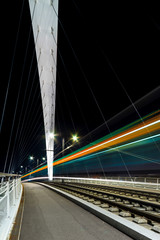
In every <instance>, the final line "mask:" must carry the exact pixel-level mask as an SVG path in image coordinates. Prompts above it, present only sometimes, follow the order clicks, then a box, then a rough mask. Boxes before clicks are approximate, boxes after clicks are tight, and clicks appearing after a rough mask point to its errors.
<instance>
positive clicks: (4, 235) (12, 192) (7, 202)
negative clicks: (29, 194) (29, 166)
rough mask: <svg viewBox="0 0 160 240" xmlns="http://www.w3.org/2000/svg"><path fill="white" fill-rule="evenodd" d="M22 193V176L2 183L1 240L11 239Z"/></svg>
mask: <svg viewBox="0 0 160 240" xmlns="http://www.w3.org/2000/svg"><path fill="white" fill-rule="evenodd" d="M21 195H22V186H21V179H20V178H16V179H13V180H8V181H5V182H2V183H0V240H1V239H3V240H6V239H9V235H10V232H11V230H12V226H13V222H14V219H15V217H16V214H17V211H18V207H19V204H20V200H21Z"/></svg>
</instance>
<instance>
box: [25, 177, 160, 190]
mask: <svg viewBox="0 0 160 240" xmlns="http://www.w3.org/2000/svg"><path fill="white" fill-rule="evenodd" d="M45 180H48V177H36V178H30V179H26V180H24V181H22V182H28V181H45ZM53 181H54V182H62V181H63V182H74V183H88V184H99V185H110V186H119V187H130V188H144V189H150V190H158V191H159V190H160V178H151V177H134V178H129V177H112V178H111V177H109V178H85V177H84V178H81V177H53Z"/></svg>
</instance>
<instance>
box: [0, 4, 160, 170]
mask: <svg viewBox="0 0 160 240" xmlns="http://www.w3.org/2000/svg"><path fill="white" fill-rule="evenodd" d="M23 3H24V5H23ZM97 3H98V2H97V1H94V0H93V1H85V0H81V1H80V0H68V1H62V0H60V1H59V26H58V57H57V86H56V87H57V88H56V121H55V132H56V133H57V140H56V146H55V147H56V151H57V152H58V151H60V147H59V148H58V144H59V145H60V144H61V139H62V138H65V141H66V142H67V141H68V140H69V139H70V138H71V135H72V134H73V133H77V134H78V135H79V137H80V139H82V140H84V142H85V141H86V142H85V143H87V141H90V140H94V139H96V138H98V137H101V136H104V135H106V134H107V133H108V132H109V131H114V130H116V129H118V128H119V127H122V126H124V125H125V124H127V123H129V122H133V121H134V120H136V119H138V118H139V116H138V113H139V115H140V116H141V117H143V116H145V115H146V114H148V113H150V112H152V111H154V110H157V109H159V99H160V88H159V79H160V14H159V12H158V11H157V12H156V10H158V6H154V7H153V6H151V5H149V6H147V5H143V7H141V6H139V5H132V4H129V3H128V4H126V3H125V4H122V3H120V4H117V3H116V4H114V3H112V4H111V3H109V2H108V3H106V1H100V3H99V4H98V5H97ZM4 4H6V5H5V6H3V7H1V10H2V12H3V11H4V12H6V13H7V14H4V15H3V18H2V19H1V80H0V117H1V123H2V128H1V133H0V134H1V135H0V141H1V143H0V171H3V169H4V164H5V161H6V169H5V171H6V172H7V171H8V169H9V170H10V171H11V170H12V171H13V170H14V171H19V169H18V167H20V166H21V165H24V166H27V165H29V159H28V157H29V155H33V156H35V158H39V159H41V158H42V156H45V139H44V126H43V115H42V105H41V96H40V89H39V79H38V72H37V65H36V55H35V51H34V41H33V34H32V29H31V20H30V13H29V6H28V1H27V0H16V1H10V2H7V1H6V3H4ZM1 17H2V16H1ZM6 96H7V98H6ZM5 99H6V101H5ZM133 103H135V105H134V106H135V107H133ZM4 106H5V111H3V110H4ZM135 108H136V109H137V112H138V113H137V112H136V110H135ZM124 109H126V110H125V111H123V110H124ZM121 112H122V113H121ZM119 113H121V114H119ZM114 116H115V117H114ZM105 122H106V123H107V124H108V125H107V124H106V123H105ZM108 127H109V130H108ZM94 129H96V130H94ZM89 133H91V134H89ZM87 134H88V135H87ZM85 135H87V136H89V137H90V138H85V137H84V136H85ZM89 139H90V140H89ZM57 152H56V153H57Z"/></svg>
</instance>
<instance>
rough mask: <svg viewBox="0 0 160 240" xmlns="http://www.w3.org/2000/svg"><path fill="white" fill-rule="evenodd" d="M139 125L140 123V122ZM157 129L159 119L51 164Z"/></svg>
mask: <svg viewBox="0 0 160 240" xmlns="http://www.w3.org/2000/svg"><path fill="white" fill-rule="evenodd" d="M140 125H142V124H140ZM158 129H160V120H156V121H154V122H151V123H148V124H147V125H144V126H141V127H139V128H136V129H133V130H131V131H127V132H126V133H124V134H120V135H118V136H117V137H114V138H110V139H109V140H107V141H104V142H102V143H100V144H97V145H95V146H92V147H89V148H88V149H86V150H82V151H80V152H78V153H75V154H73V155H71V156H69V157H66V158H64V159H61V160H58V161H55V162H54V163H53V166H56V165H59V164H60V163H64V162H67V161H70V160H72V159H75V158H79V157H82V156H84V155H86V154H91V153H93V152H95V151H100V150H102V149H104V148H109V147H111V146H113V145H117V144H120V143H123V142H125V141H128V140H131V139H133V138H136V137H139V136H141V135H144V134H148V133H151V132H153V131H156V130H158Z"/></svg>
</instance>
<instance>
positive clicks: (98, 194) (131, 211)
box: [49, 183, 160, 234]
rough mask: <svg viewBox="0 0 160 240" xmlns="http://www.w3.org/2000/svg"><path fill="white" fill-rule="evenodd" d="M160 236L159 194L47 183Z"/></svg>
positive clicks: (85, 185) (84, 185)
mask: <svg viewBox="0 0 160 240" xmlns="http://www.w3.org/2000/svg"><path fill="white" fill-rule="evenodd" d="M49 185H52V186H54V187H55V188H58V189H60V190H63V191H65V192H68V193H70V194H72V195H74V196H77V197H79V198H81V199H83V200H85V201H87V202H90V203H93V204H95V205H97V206H99V207H101V208H103V209H104V210H107V211H110V212H112V213H114V214H116V215H119V216H121V217H122V218H125V219H127V220H129V221H132V222H134V223H137V224H139V225H141V226H143V227H145V228H147V229H149V230H153V231H155V232H157V233H159V234H160V194H159V193H149V192H147V191H143V192H141V191H137V190H131V189H117V188H114V187H113V188H112V187H106V186H105V187H104V186H99V185H91V184H77V183H76V184H74V183H49Z"/></svg>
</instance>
